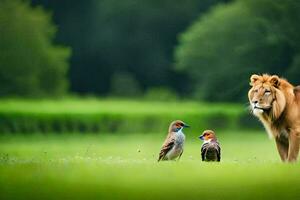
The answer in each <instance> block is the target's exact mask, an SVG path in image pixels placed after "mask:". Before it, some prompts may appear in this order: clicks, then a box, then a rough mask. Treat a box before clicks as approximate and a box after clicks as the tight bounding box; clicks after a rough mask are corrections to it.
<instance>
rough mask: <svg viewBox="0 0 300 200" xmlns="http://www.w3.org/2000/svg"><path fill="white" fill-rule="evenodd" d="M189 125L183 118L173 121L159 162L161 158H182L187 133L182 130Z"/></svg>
mask: <svg viewBox="0 0 300 200" xmlns="http://www.w3.org/2000/svg"><path fill="white" fill-rule="evenodd" d="M185 127H189V125H187V124H186V123H184V122H183V121H181V120H176V121H173V122H172V123H171V124H170V126H169V132H168V135H167V138H166V139H165V142H164V143H163V145H162V147H161V150H160V153H159V157H158V162H159V161H161V160H175V159H176V158H178V159H177V160H179V159H180V157H181V155H182V153H183V146H184V141H185V135H184V133H183V132H182V130H183V128H185Z"/></svg>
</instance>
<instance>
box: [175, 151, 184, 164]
mask: <svg viewBox="0 0 300 200" xmlns="http://www.w3.org/2000/svg"><path fill="white" fill-rule="evenodd" d="M182 154H183V150H182V152H181V154H180V155H179V157H178V158H177V160H176V161H177V162H178V161H179V160H180V158H181V155H182Z"/></svg>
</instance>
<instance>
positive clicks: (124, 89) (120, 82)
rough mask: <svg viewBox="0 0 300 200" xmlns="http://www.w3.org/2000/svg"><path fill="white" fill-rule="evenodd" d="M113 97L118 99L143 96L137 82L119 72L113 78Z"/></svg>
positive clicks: (128, 74)
mask: <svg viewBox="0 0 300 200" xmlns="http://www.w3.org/2000/svg"><path fill="white" fill-rule="evenodd" d="M111 79H112V80H111V89H110V91H111V95H112V96H116V97H136V96H139V95H140V94H141V89H140V86H139V83H138V82H137V80H136V79H135V78H134V77H133V76H132V75H131V74H130V73H126V72H119V73H116V74H114V75H113V76H112V78H111Z"/></svg>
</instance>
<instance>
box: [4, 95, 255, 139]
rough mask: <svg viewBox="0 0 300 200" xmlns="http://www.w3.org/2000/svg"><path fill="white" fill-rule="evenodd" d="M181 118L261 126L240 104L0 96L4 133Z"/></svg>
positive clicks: (138, 125) (111, 127)
mask: <svg viewBox="0 0 300 200" xmlns="http://www.w3.org/2000/svg"><path fill="white" fill-rule="evenodd" d="M245 118H246V119H245ZM176 119H182V120H184V121H186V122H187V123H189V124H190V125H191V126H193V127H194V130H203V129H207V128H215V129H219V128H222V129H241V128H256V127H257V126H260V124H259V122H258V121H257V120H256V119H252V118H250V114H249V113H248V112H247V111H246V109H245V108H243V106H241V105H238V104H237V105H235V104H209V103H205V104H204V103H194V102H159V101H151V102H150V101H147V102H140V101H126V100H101V101H100V100H76V99H73V100H72V99H69V100H60V101H59V100H55V101H54V100H53V101H52V100H44V101H38V100H1V101H0V133H5V132H12V133H21V132H22V133H30V132H44V133H48V132H66V131H67V132H78V131H80V132H101V133H103V132H122V133H137V132H143V133H144V132H147V133H149V132H157V133H161V132H165V131H166V130H167V127H168V126H169V123H170V122H171V121H172V120H176ZM249 119H252V121H254V122H256V123H255V124H256V126H255V125H253V124H251V120H250V121H249Z"/></svg>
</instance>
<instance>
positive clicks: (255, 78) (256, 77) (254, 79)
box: [250, 74, 259, 86]
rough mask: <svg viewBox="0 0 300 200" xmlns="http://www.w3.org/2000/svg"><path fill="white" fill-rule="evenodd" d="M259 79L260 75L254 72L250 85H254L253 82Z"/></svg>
mask: <svg viewBox="0 0 300 200" xmlns="http://www.w3.org/2000/svg"><path fill="white" fill-rule="evenodd" d="M258 79H259V76H258V75H257V74H253V75H252V76H251V77H250V85H251V86H253V84H254V83H255V82H256V81H257V80H258Z"/></svg>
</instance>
